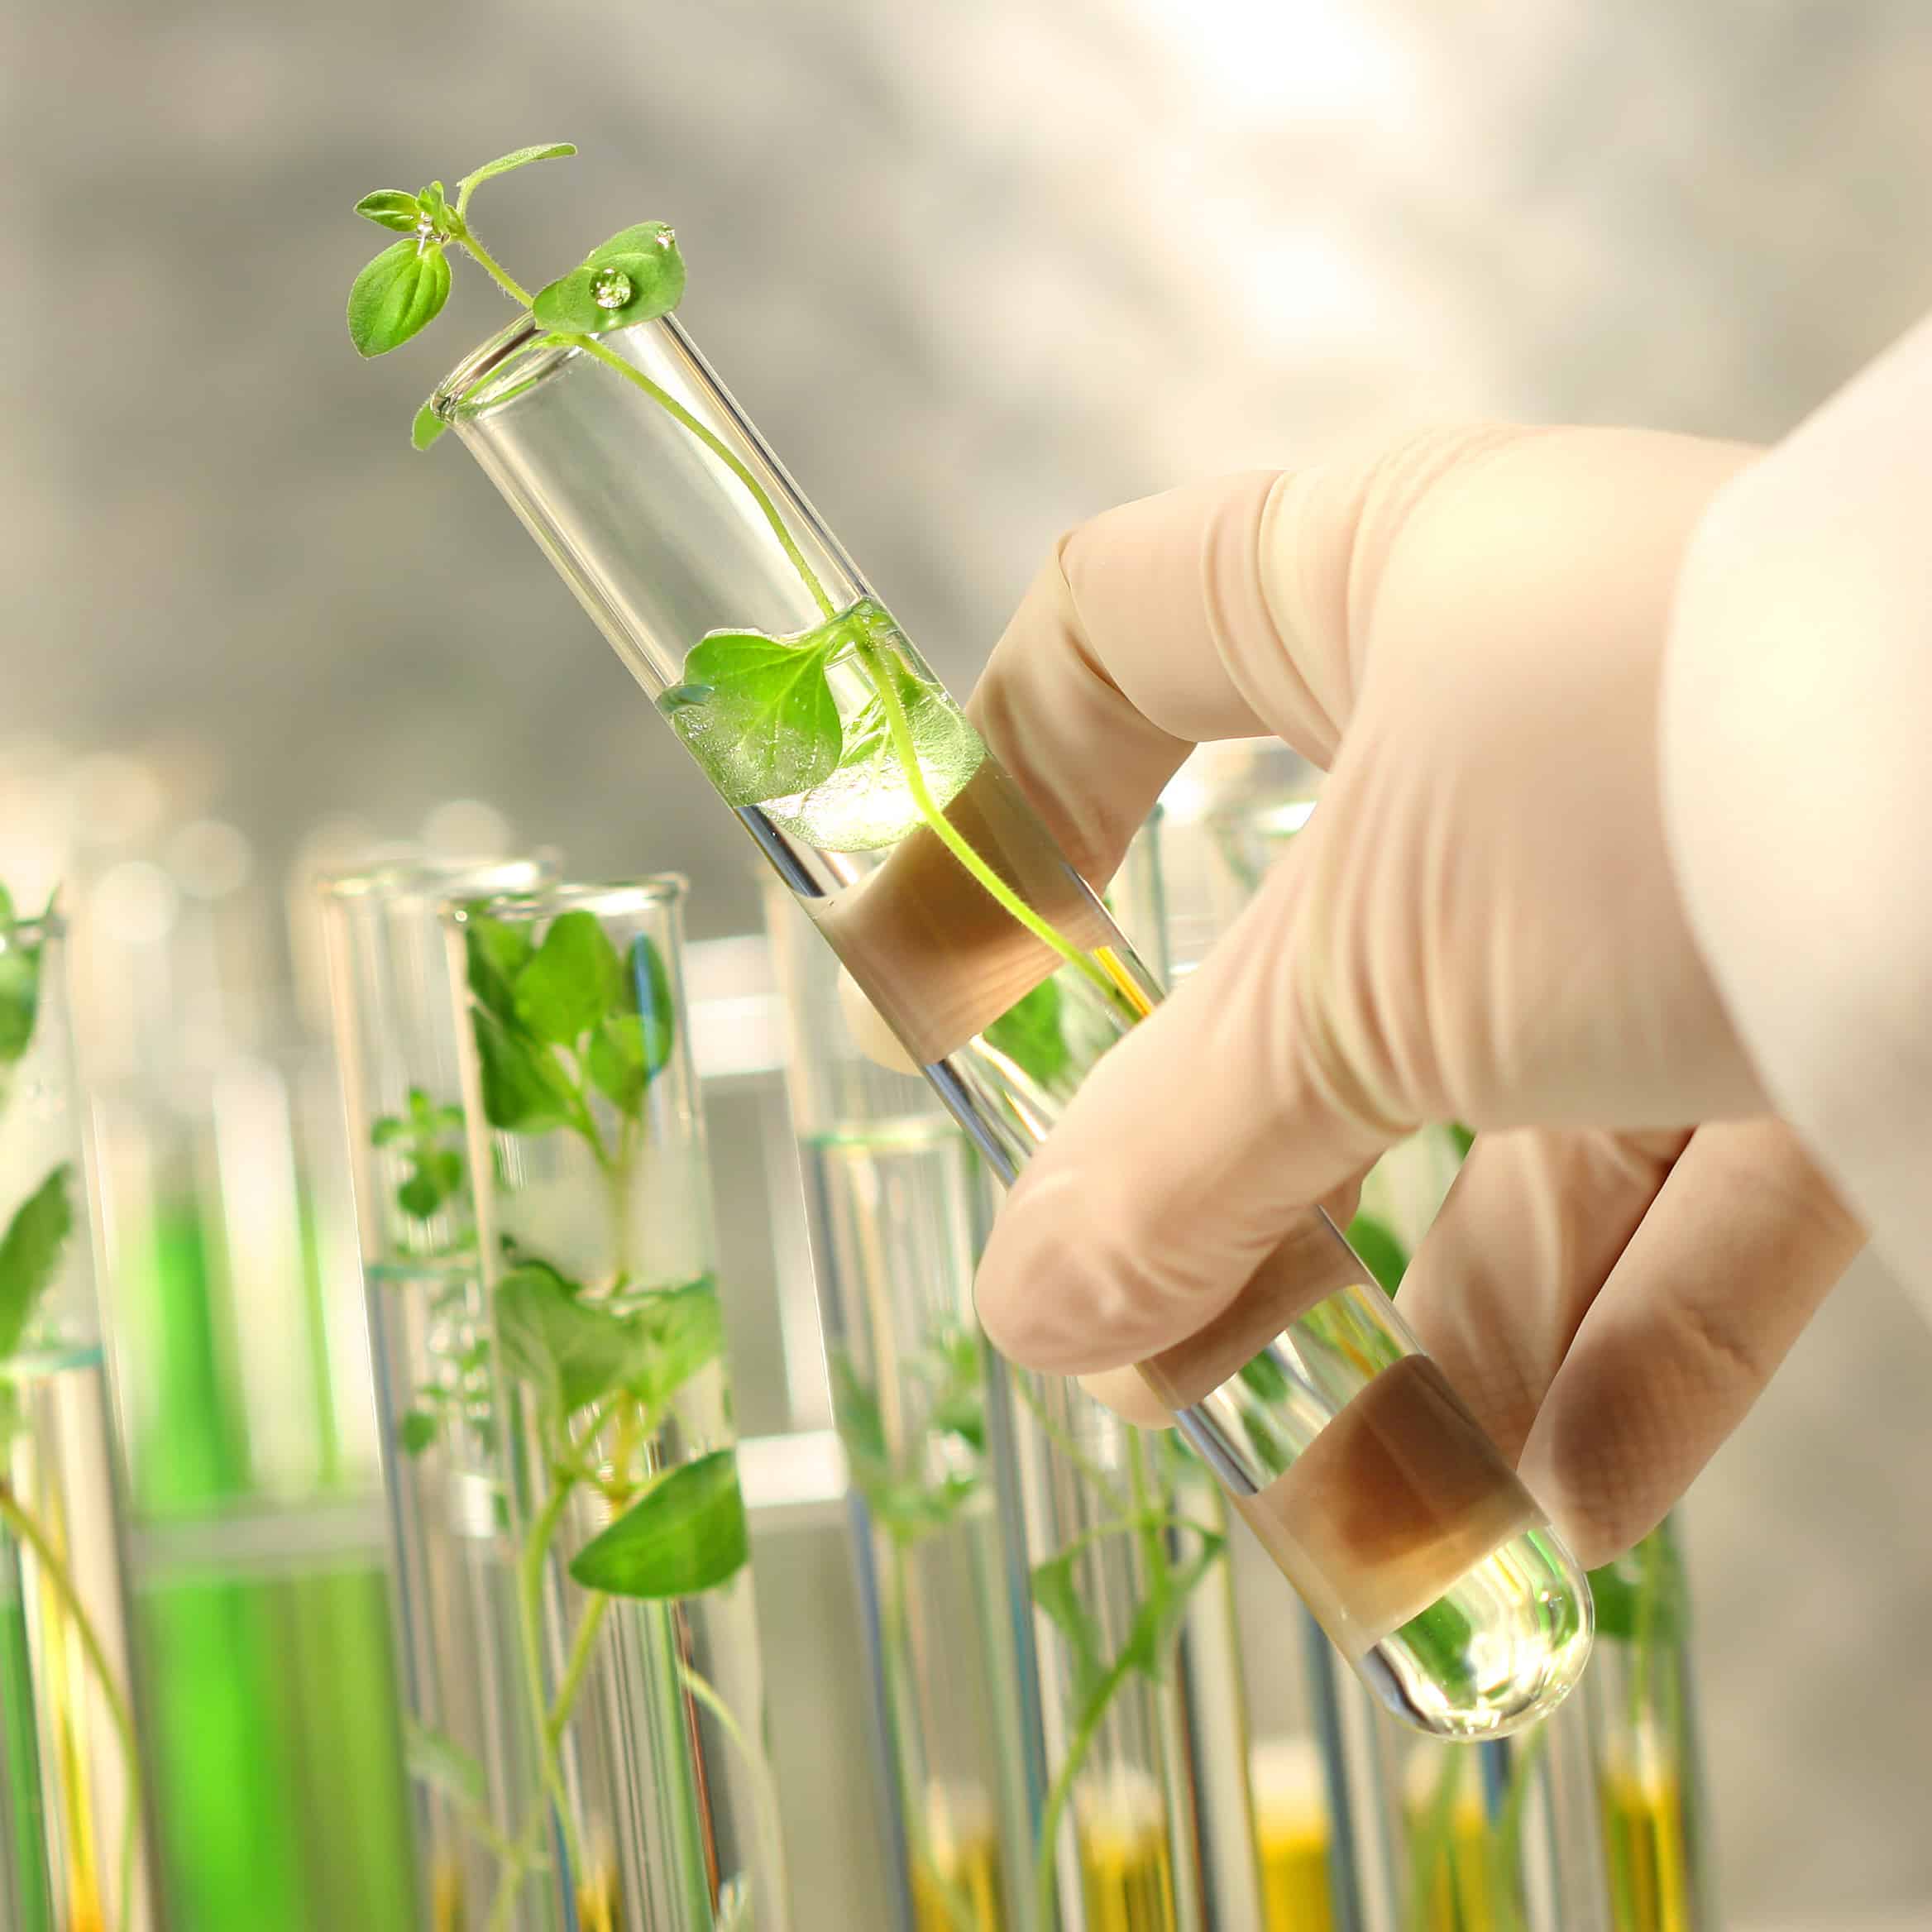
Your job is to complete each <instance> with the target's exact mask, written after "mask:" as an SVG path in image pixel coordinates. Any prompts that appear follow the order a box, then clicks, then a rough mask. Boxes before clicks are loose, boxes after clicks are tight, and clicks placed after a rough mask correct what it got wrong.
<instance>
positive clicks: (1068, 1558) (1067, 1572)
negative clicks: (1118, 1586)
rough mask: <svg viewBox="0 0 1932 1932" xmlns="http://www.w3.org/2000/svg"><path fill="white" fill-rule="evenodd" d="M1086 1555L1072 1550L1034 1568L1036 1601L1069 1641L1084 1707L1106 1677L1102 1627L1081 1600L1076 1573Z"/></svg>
mask: <svg viewBox="0 0 1932 1932" xmlns="http://www.w3.org/2000/svg"><path fill="white" fill-rule="evenodd" d="M1084 1553H1085V1552H1083V1551H1078V1550H1069V1551H1067V1552H1064V1554H1062V1555H1060V1556H1058V1557H1048V1559H1047V1560H1046V1561H1045V1562H1044V1563H1036V1564H1035V1565H1034V1566H1033V1600H1034V1602H1035V1603H1036V1604H1038V1605H1039V1606H1040V1609H1042V1610H1044V1611H1045V1613H1046V1614H1047V1616H1048V1617H1049V1618H1050V1619H1051V1620H1052V1622H1053V1623H1054V1624H1055V1625H1056V1626H1057V1627H1058V1628H1059V1633H1060V1634H1061V1636H1062V1637H1064V1638H1065V1639H1066V1643H1067V1649H1068V1652H1069V1658H1070V1661H1071V1662H1072V1664H1073V1676H1074V1685H1073V1690H1074V1702H1075V1703H1076V1704H1084V1703H1085V1702H1086V1701H1087V1700H1088V1698H1089V1697H1091V1696H1092V1695H1093V1693H1094V1691H1096V1690H1098V1689H1099V1687H1100V1682H1101V1680H1102V1678H1103V1677H1104V1676H1106V1675H1107V1665H1106V1663H1105V1662H1103V1661H1102V1657H1101V1649H1100V1646H1101V1640H1102V1632H1101V1628H1100V1625H1099V1624H1098V1621H1097V1620H1096V1619H1094V1618H1093V1615H1092V1614H1090V1613H1089V1611H1088V1608H1087V1606H1086V1604H1083V1602H1082V1601H1081V1600H1080V1592H1079V1589H1078V1585H1076V1584H1075V1583H1074V1567H1075V1566H1076V1565H1077V1564H1078V1562H1079V1561H1080V1558H1081V1557H1082V1556H1083V1554H1084Z"/></svg>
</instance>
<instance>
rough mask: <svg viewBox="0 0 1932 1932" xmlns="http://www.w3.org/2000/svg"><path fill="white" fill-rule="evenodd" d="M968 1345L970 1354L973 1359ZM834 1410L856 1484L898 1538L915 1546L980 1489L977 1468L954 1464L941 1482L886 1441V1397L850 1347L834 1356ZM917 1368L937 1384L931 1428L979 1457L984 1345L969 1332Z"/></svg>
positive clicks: (877, 1520) (874, 1512) (872, 1511)
mask: <svg viewBox="0 0 1932 1932" xmlns="http://www.w3.org/2000/svg"><path fill="white" fill-rule="evenodd" d="M962 1350H964V1351H966V1354H967V1355H969V1356H970V1361H969V1364H968V1361H967V1360H966V1359H965V1357H964V1356H963V1355H962V1352H961V1351H962ZM830 1367H831V1371H832V1396H833V1408H834V1413H836V1415H837V1418H838V1423H839V1440H840V1442H841V1443H842V1444H843V1446H844V1451H845V1463H846V1468H847V1471H848V1472H849V1475H850V1476H851V1479H852V1486H853V1487H854V1489H855V1490H858V1494H860V1496H861V1497H863V1499H864V1502H865V1506H866V1508H867V1509H868V1511H869V1512H870V1514H871V1515H872V1518H873V1522H875V1523H877V1524H878V1526H879V1528H882V1530H884V1531H885V1532H886V1533H887V1535H888V1536H890V1537H892V1539H893V1541H894V1542H899V1543H905V1544H911V1543H915V1542H919V1541H920V1540H921V1538H922V1537H927V1536H930V1535H931V1534H932V1533H934V1532H935V1531H937V1530H941V1529H944V1528H945V1527H946V1525H947V1524H948V1523H950V1522H951V1521H952V1520H953V1518H954V1517H955V1516H957V1515H958V1514H959V1511H960V1510H961V1509H963V1508H964V1506H965V1504H967V1503H968V1501H969V1500H970V1499H971V1498H972V1497H973V1495H975V1494H977V1493H978V1489H979V1478H978V1475H977V1474H975V1473H973V1472H970V1471H966V1470H963V1469H954V1470H949V1471H946V1473H945V1474H944V1475H942V1476H940V1478H939V1479H938V1480H931V1479H930V1478H929V1477H928V1476H927V1475H925V1472H924V1471H923V1470H921V1469H920V1468H918V1467H914V1468H912V1469H911V1470H907V1469H906V1468H904V1467H902V1466H901V1461H900V1459H899V1458H898V1457H896V1456H894V1455H893V1453H892V1446H891V1445H890V1444H889V1443H888V1442H887V1440H886V1427H885V1418H884V1417H883V1415H882V1413H881V1412H880V1408H879V1400H878V1395H877V1394H875V1393H874V1392H873V1390H872V1389H870V1388H868V1386H867V1385H866V1384H865V1383H864V1382H863V1380H861V1379H860V1377H859V1375H858V1370H856V1369H855V1368H854V1366H853V1364H852V1361H851V1358H850V1357H849V1356H847V1355H846V1354H845V1353H844V1351H837V1352H835V1353H834V1354H833V1356H831V1358H830ZM913 1372H914V1374H915V1375H917V1376H918V1377H919V1379H920V1380H925V1381H927V1382H928V1383H929V1384H931V1385H932V1387H933V1399H932V1403H931V1406H930V1408H929V1410H928V1411H927V1415H926V1428H927V1430H928V1432H930V1433H932V1434H935V1435H940V1436H946V1435H950V1436H954V1437H957V1438H958V1439H959V1441H960V1442H964V1444H965V1445H966V1447H968V1450H970V1451H972V1452H973V1455H974V1456H978V1455H980V1454H982V1453H983V1451H984V1449H985V1447H986V1414H985V1408H984V1405H983V1398H982V1395H981V1393H980V1361H979V1352H978V1342H977V1341H975V1340H974V1338H973V1337H972V1336H970V1335H968V1334H964V1333H962V1334H960V1335H959V1336H957V1337H949V1338H947V1339H945V1340H944V1341H940V1343H938V1344H936V1345H935V1347H934V1348H933V1349H932V1350H930V1351H926V1353H925V1355H924V1356H922V1358H921V1360H920V1361H918V1362H916V1364H915V1365H914V1370H913Z"/></svg>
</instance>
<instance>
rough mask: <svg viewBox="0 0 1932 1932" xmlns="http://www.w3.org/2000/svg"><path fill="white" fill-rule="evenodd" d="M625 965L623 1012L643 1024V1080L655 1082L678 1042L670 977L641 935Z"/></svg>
mask: <svg viewBox="0 0 1932 1932" xmlns="http://www.w3.org/2000/svg"><path fill="white" fill-rule="evenodd" d="M626 964H627V965H628V967H629V970H628V971H627V972H626V973H625V974H624V1001H623V1007H622V1010H623V1011H628V1012H634V1013H636V1014H637V1015H638V1016H639V1017H640V1018H641V1019H642V1020H643V1022H644V1078H645V1079H646V1080H655V1079H656V1078H658V1075H659V1074H661V1073H662V1072H663V1071H664V1069H665V1068H666V1066H667V1064H669V1063H670V1059H671V1049H672V1045H674V1044H675V1042H676V1040H677V1008H676V1007H674V1006H673V1005H672V1000H671V974H670V972H669V970H668V969H667V967H666V966H665V964H664V955H663V954H662V953H660V952H659V951H658V948H657V946H656V944H654V943H653V940H652V938H651V935H649V934H648V933H643V932H641V933H639V934H638V936H637V937H636V938H635V939H634V940H632V941H631V943H630V957H629V960H628V961H627V962H626Z"/></svg>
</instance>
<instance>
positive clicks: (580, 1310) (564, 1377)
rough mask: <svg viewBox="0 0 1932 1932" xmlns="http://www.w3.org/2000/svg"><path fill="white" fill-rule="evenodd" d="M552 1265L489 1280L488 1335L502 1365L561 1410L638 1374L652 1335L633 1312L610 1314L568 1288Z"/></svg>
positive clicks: (647, 1364)
mask: <svg viewBox="0 0 1932 1932" xmlns="http://www.w3.org/2000/svg"><path fill="white" fill-rule="evenodd" d="M573 1289H574V1284H571V1283H569V1282H567V1281H566V1279H564V1277H563V1276H562V1275H561V1274H558V1273H557V1270H555V1269H553V1268H550V1267H547V1266H545V1265H542V1264H533V1265H524V1266H523V1267H521V1268H517V1269H513V1270H511V1271H510V1273H509V1274H506V1275H505V1276H504V1277H503V1279H501V1280H500V1282H498V1283H497V1284H496V1295H495V1308H496V1333H497V1339H498V1341H500V1344H501V1345H502V1348H503V1361H504V1367H505V1370H507V1371H508V1372H509V1374H511V1375H514V1376H516V1377H517V1378H518V1379H519V1380H521V1381H524V1382H528V1383H529V1384H531V1385H532V1386H533V1388H535V1389H538V1391H539V1393H540V1394H542V1395H543V1398H544V1399H545V1400H547V1401H548V1402H549V1403H550V1404H551V1405H552V1407H553V1408H555V1409H556V1410H557V1413H559V1414H561V1415H574V1414H575V1413H576V1411H577V1410H579V1409H580V1408H586V1407H588V1406H589V1404H591V1403H593V1402H595V1401H596V1399H598V1398H599V1397H600V1396H601V1395H607V1394H610V1391H611V1390H612V1389H620V1388H624V1387H626V1386H629V1385H630V1384H633V1383H636V1382H641V1381H643V1380H646V1379H647V1378H648V1375H649V1374H650V1372H651V1368H652V1362H651V1356H652V1353H653V1346H654V1341H653V1335H652V1332H651V1329H650V1327H649V1325H648V1322H646V1321H644V1320H643V1319H642V1318H640V1317H638V1316H636V1315H629V1314H627V1315H614V1314H612V1313H610V1311H609V1310H608V1309H605V1308H599V1307H598V1306H597V1305H596V1304H595V1303H594V1302H586V1301H585V1300H583V1299H582V1298H581V1297H580V1296H579V1295H578V1294H576V1293H575V1292H573Z"/></svg>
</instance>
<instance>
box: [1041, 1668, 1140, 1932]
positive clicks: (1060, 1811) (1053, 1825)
mask: <svg viewBox="0 0 1932 1932" xmlns="http://www.w3.org/2000/svg"><path fill="white" fill-rule="evenodd" d="M1131 1668H1132V1666H1131V1664H1130V1663H1129V1662H1128V1661H1127V1658H1126V1654H1125V1652H1123V1653H1122V1654H1121V1656H1119V1657H1116V1658H1115V1659H1114V1661H1113V1662H1112V1665H1111V1666H1110V1667H1109V1668H1108V1670H1107V1674H1106V1676H1103V1677H1102V1679H1101V1680H1100V1681H1099V1682H1098V1684H1096V1685H1095V1686H1093V1690H1091V1691H1089V1692H1088V1696H1087V1701H1086V1702H1085V1703H1084V1704H1083V1705H1081V1707H1080V1714H1079V1717H1078V1719H1077V1720H1076V1722H1075V1724H1074V1734H1073V1736H1072V1738H1069V1740H1068V1743H1067V1754H1066V1756H1065V1757H1063V1758H1062V1759H1061V1760H1060V1767H1059V1771H1058V1772H1055V1773H1054V1781H1053V1784H1052V1786H1050V1789H1049V1790H1048V1791H1047V1794H1046V1809H1045V1811H1044V1812H1043V1813H1042V1814H1041V1815H1040V1838H1039V1841H1038V1843H1037V1844H1035V1847H1034V1857H1033V1911H1034V1917H1035V1921H1036V1924H1037V1928H1038V1932H1051V1928H1052V1927H1053V1926H1054V1925H1055V1924H1056V1923H1057V1922H1058V1920H1057V1918H1056V1914H1055V1902H1056V1901H1055V1896H1054V1895H1055V1893H1056V1891H1057V1889H1058V1888H1057V1887H1056V1886H1055V1884H1054V1864H1055V1862H1056V1861H1055V1855H1054V1854H1055V1853H1056V1852H1057V1851H1058V1849H1059V1846H1058V1844H1057V1842H1056V1841H1057V1840H1058V1839H1059V1834H1060V1824H1061V1821H1062V1820H1063V1819H1064V1817H1065V1815H1066V1810H1067V1803H1068V1800H1069V1799H1070V1798H1071V1797H1072V1796H1073V1791H1074V1779H1075V1778H1076V1777H1078V1775H1079V1773H1080V1771H1081V1769H1082V1767H1083V1766H1084V1764H1085V1763H1086V1761H1087V1754H1088V1752H1089V1751H1091V1750H1092V1749H1093V1740H1094V1738H1096V1737H1097V1736H1098V1734H1099V1732H1100V1725H1101V1720H1102V1719H1103V1718H1104V1717H1105V1716H1106V1715H1107V1706H1108V1705H1110V1704H1112V1702H1113V1699H1114V1693H1115V1692H1116V1691H1117V1690H1119V1689H1120V1687H1121V1685H1122V1684H1123V1683H1124V1682H1125V1681H1126V1676H1127V1672H1128V1671H1129V1670H1131Z"/></svg>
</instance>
